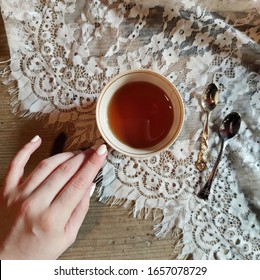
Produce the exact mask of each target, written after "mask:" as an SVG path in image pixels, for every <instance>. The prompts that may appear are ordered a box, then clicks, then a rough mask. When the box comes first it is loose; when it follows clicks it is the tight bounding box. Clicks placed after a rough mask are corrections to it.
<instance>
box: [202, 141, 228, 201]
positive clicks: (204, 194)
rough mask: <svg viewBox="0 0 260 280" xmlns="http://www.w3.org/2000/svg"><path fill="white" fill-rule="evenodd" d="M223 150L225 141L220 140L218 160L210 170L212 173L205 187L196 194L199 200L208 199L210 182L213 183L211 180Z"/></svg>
mask: <svg viewBox="0 0 260 280" xmlns="http://www.w3.org/2000/svg"><path fill="white" fill-rule="evenodd" d="M224 149H225V141H224V139H222V142H221V147H220V151H219V154H218V158H217V160H216V162H215V165H214V167H213V169H212V171H211V173H210V175H209V178H208V180H207V182H206V184H205V186H204V187H203V189H202V190H200V191H199V193H198V197H199V198H201V199H204V200H207V199H208V197H209V194H210V189H211V184H212V181H213V179H214V177H215V175H216V172H217V168H218V165H219V162H220V159H221V156H222V153H223V151H224Z"/></svg>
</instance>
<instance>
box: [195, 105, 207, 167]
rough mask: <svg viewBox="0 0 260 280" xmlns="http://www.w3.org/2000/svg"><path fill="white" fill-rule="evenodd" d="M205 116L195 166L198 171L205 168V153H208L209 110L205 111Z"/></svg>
mask: <svg viewBox="0 0 260 280" xmlns="http://www.w3.org/2000/svg"><path fill="white" fill-rule="evenodd" d="M206 113H207V117H206V122H205V124H204V127H203V130H202V132H201V135H200V139H201V142H200V151H199V155H198V160H197V162H196V168H197V169H198V170H199V171H203V170H205V169H206V168H207V155H208V139H209V118H210V113H211V112H210V111H206Z"/></svg>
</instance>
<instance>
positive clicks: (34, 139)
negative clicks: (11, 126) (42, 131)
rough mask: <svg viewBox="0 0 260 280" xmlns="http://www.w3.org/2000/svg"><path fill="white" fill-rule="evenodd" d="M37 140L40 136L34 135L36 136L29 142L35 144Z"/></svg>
mask: <svg viewBox="0 0 260 280" xmlns="http://www.w3.org/2000/svg"><path fill="white" fill-rule="evenodd" d="M39 139H40V136H39V135H36V136H34V137H33V139H32V140H31V143H35V142H37V141H38V140H39Z"/></svg>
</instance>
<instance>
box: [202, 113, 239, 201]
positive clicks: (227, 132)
mask: <svg viewBox="0 0 260 280" xmlns="http://www.w3.org/2000/svg"><path fill="white" fill-rule="evenodd" d="M240 123H241V117H240V115H239V114H238V113H236V112H232V113H230V114H228V115H227V116H226V117H225V118H224V120H223V122H222V124H221V125H220V127H219V135H220V137H221V148H220V152H219V155H218V158H217V160H216V162H215V165H214V167H213V169H212V172H211V173H210V175H209V178H208V180H207V182H206V184H205V186H204V187H203V189H202V190H201V191H200V192H199V193H198V197H199V198H201V199H204V200H207V199H208V197H209V193H210V188H211V184H212V181H213V178H214V176H215V174H216V171H217V167H218V164H219V162H220V159H221V156H222V153H223V151H224V150H225V148H226V145H227V141H228V140H229V139H231V138H233V137H234V136H235V135H236V134H237V133H238V131H239V128H240Z"/></svg>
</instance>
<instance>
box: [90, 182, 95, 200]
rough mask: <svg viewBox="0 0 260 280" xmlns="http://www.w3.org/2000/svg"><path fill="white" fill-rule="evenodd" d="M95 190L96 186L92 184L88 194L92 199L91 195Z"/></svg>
mask: <svg viewBox="0 0 260 280" xmlns="http://www.w3.org/2000/svg"><path fill="white" fill-rule="evenodd" d="M95 189H96V184H95V183H94V184H93V185H92V187H91V190H90V193H89V197H92V195H93V194H94V191H95Z"/></svg>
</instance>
